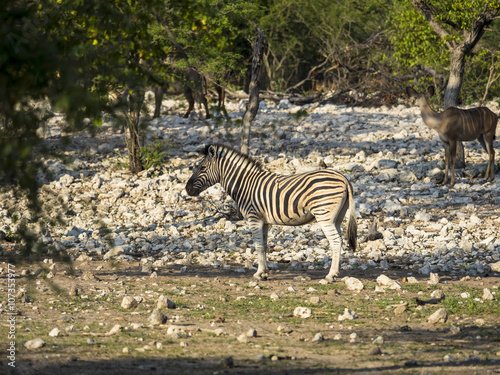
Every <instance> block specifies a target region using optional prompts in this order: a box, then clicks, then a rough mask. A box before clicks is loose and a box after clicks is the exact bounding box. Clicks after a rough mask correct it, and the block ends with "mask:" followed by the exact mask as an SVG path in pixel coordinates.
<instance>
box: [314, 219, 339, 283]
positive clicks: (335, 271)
mask: <svg viewBox="0 0 500 375" xmlns="http://www.w3.org/2000/svg"><path fill="white" fill-rule="evenodd" d="M319 224H320V225H321V229H322V230H323V233H324V234H325V237H326V238H327V239H328V242H329V243H330V250H331V251H332V265H331V266H330V272H328V275H326V277H325V280H326V281H328V282H333V281H334V280H335V277H337V276H338V275H339V271H340V254H341V253H342V237H341V236H340V224H339V225H334V224H333V223H332V222H330V221H319Z"/></svg>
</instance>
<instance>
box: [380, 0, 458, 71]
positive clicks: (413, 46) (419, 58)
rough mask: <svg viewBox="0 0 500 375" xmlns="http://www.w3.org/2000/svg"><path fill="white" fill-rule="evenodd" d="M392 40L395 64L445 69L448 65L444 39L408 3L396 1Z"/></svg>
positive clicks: (390, 37)
mask: <svg viewBox="0 0 500 375" xmlns="http://www.w3.org/2000/svg"><path fill="white" fill-rule="evenodd" d="M390 25H391V27H390V28H389V40H390V42H391V43H392V45H393V47H394V57H395V59H396V62H398V63H399V64H401V65H402V66H403V67H410V68H411V67H414V66H416V65H424V66H429V67H432V68H435V69H436V68H438V69H439V68H443V67H445V66H447V65H449V63H450V60H449V54H448V53H447V48H446V45H445V43H444V41H443V40H441V39H440V38H439V37H438V36H437V34H436V33H435V32H434V30H432V28H431V27H430V25H429V23H428V22H427V21H426V20H425V18H424V16H422V15H421V14H420V13H419V12H418V11H417V10H416V9H415V8H414V7H413V6H412V5H411V2H408V1H396V4H395V7H394V8H393V9H392V11H391V12H390Z"/></svg>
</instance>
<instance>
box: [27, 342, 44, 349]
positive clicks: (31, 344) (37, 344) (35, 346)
mask: <svg viewBox="0 0 500 375" xmlns="http://www.w3.org/2000/svg"><path fill="white" fill-rule="evenodd" d="M44 346H45V341H43V340H42V339H33V340H29V341H26V342H25V343H24V347H25V348H26V349H29V350H35V349H40V348H42V347H44Z"/></svg>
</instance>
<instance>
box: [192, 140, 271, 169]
mask: <svg viewBox="0 0 500 375" xmlns="http://www.w3.org/2000/svg"><path fill="white" fill-rule="evenodd" d="M210 146H215V147H216V148H217V149H218V150H220V149H224V150H226V151H229V152H230V153H232V154H233V155H238V156H239V157H241V158H243V159H245V160H246V161H248V163H249V164H252V165H253V166H255V167H257V168H258V169H259V170H263V169H264V167H263V165H262V162H261V161H260V160H257V159H255V158H253V157H252V156H250V155H247V154H244V153H243V152H241V151H239V150H236V149H235V148H233V147H231V146H226V145H223V144H221V143H214V144H212V145H206V146H205V148H204V149H203V150H202V151H201V153H202V155H205V156H207V155H208V149H209V148H210Z"/></svg>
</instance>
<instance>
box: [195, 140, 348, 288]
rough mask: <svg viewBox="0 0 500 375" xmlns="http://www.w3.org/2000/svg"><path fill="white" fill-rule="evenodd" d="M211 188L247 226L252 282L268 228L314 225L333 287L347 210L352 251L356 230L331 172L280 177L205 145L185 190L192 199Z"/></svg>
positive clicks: (342, 182)
mask: <svg viewBox="0 0 500 375" xmlns="http://www.w3.org/2000/svg"><path fill="white" fill-rule="evenodd" d="M216 183H220V184H221V185H222V187H223V188H224V190H225V191H226V192H227V193H228V194H229V195H230V196H231V198H233V199H234V201H235V202H236V204H237V205H238V207H239V209H240V212H241V214H242V215H243V217H245V219H246V220H247V221H248V223H249V226H250V229H251V230H252V233H253V237H254V240H255V249H256V250H257V255H258V269H257V272H256V273H255V275H254V277H255V278H256V279H265V278H267V277H268V273H269V269H268V266H267V260H266V248H267V234H268V230H269V225H272V224H277V225H293V226H297V225H303V224H308V223H311V222H313V221H314V220H317V221H318V223H319V224H320V226H321V229H322V230H323V233H324V234H325V236H326V238H327V239H328V242H329V244H330V249H331V251H332V265H331V267H330V272H329V273H328V275H327V276H326V280H327V281H333V279H334V277H335V276H337V275H338V274H339V267H340V255H341V252H342V238H341V223H342V220H343V219H344V216H345V215H346V212H347V210H348V209H349V212H350V213H349V220H348V224H347V239H348V242H349V245H350V246H351V248H352V249H353V250H355V249H356V236H357V225H356V219H355V210H354V199H353V193H352V186H351V184H350V183H349V181H348V180H347V179H346V178H345V177H344V176H343V175H342V174H340V173H338V172H335V171H333V170H331V169H320V170H317V171H312V172H307V173H302V174H296V175H290V176H282V175H278V174H276V173H272V172H269V171H266V170H264V169H263V168H262V165H261V164H260V163H259V162H257V161H256V160H254V159H253V158H251V157H249V156H248V155H245V154H242V153H241V152H239V151H237V150H235V149H233V148H231V147H227V146H224V145H218V144H216V145H210V146H207V147H206V148H205V150H204V158H203V160H202V161H201V162H200V164H199V165H198V167H197V168H196V169H195V170H194V172H193V175H192V176H191V178H190V179H189V181H188V182H187V185H186V191H187V193H188V194H189V195H191V196H198V195H199V194H200V193H201V192H202V191H204V190H205V189H207V188H209V187H210V186H212V185H215V184H216Z"/></svg>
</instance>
